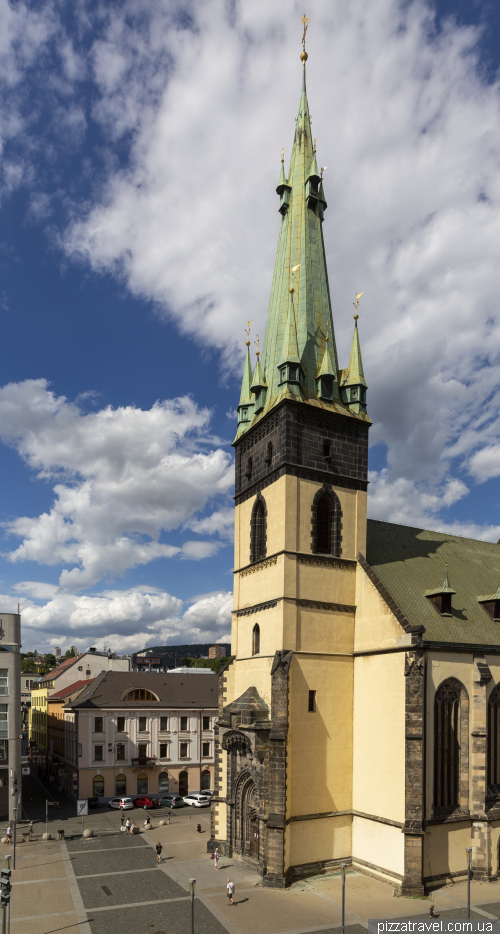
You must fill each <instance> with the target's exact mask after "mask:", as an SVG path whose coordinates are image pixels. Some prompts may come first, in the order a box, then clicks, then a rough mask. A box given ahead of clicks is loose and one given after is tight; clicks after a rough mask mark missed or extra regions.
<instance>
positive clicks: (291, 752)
mask: <svg viewBox="0 0 500 934" xmlns="http://www.w3.org/2000/svg"><path fill="white" fill-rule="evenodd" d="M289 677H290V689H289V724H290V727H289V743H288V749H287V817H291V816H296V815H302V814H311V813H314V814H318V813H324V812H326V811H343V810H347V809H349V808H350V807H351V773H352V659H351V658H342V657H340V658H339V657H334V658H320V657H317V656H316V657H314V656H313V657H308V656H305V657H304V656H294V657H293V659H292V665H291V668H290V676H289ZM310 690H312V691H316V711H315V712H314V713H309V711H308V697H309V691H310ZM302 862H304V860H302Z"/></svg>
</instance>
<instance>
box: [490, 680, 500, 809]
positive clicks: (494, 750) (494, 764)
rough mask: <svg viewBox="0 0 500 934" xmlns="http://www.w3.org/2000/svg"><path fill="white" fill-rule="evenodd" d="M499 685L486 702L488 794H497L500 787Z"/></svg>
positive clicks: (499, 791)
mask: <svg viewBox="0 0 500 934" xmlns="http://www.w3.org/2000/svg"><path fill="white" fill-rule="evenodd" d="M492 785H493V786H500V684H497V686H496V688H493V691H492V692H491V694H490V699H489V701H488V792H489V793H490V794H499V793H500V787H493V788H492V787H491V786H492Z"/></svg>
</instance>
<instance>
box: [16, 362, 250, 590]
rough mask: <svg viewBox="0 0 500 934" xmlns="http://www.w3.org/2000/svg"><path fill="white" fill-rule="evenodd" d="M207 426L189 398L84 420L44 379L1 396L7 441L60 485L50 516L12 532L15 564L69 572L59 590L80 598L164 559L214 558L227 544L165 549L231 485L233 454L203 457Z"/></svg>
mask: <svg viewBox="0 0 500 934" xmlns="http://www.w3.org/2000/svg"><path fill="white" fill-rule="evenodd" d="M208 424H209V412H208V411H207V410H206V409H200V408H198V407H197V406H196V404H195V403H194V402H193V401H192V400H191V399H190V398H188V397H184V398H181V399H175V400H169V401H164V402H157V403H155V405H153V406H152V408H151V409H149V410H148V411H143V410H141V409H137V408H134V407H132V406H128V407H121V408H117V409H112V408H111V407H107V408H105V409H101V410H100V411H97V412H91V413H89V414H85V413H84V412H82V410H81V409H80V408H79V407H78V406H77V405H76V404H75V403H71V402H68V401H67V400H66V399H65V398H64V397H61V396H59V397H56V396H55V395H54V393H52V392H51V391H50V390H49V389H48V385H47V382H46V381H45V380H42V379H40V380H26V381H25V382H23V383H10V384H8V385H7V386H4V387H3V388H0V438H1V439H2V440H3V441H4V442H6V443H8V444H11V445H12V446H13V447H15V448H16V450H17V451H18V452H19V454H20V455H21V456H22V457H23V458H24V459H25V461H26V462H27V464H28V465H29V466H30V467H31V468H32V469H34V470H36V471H37V475H38V476H39V477H41V478H47V479H52V480H53V479H54V478H58V479H59V481H60V482H58V483H56V484H55V485H54V493H55V501H54V504H53V506H52V508H51V509H50V511H49V512H46V513H43V514H42V515H39V516H34V517H27V516H24V517H18V518H16V519H12V520H11V521H10V522H8V523H6V527H7V530H8V532H10V533H11V534H12V535H15V536H19V537H20V538H21V539H22V541H21V544H20V545H19V546H18V547H17V548H16V549H14V550H13V551H11V552H9V554H8V557H9V559H10V560H11V561H37V562H38V563H40V564H49V565H57V564H66V565H70V566H71V565H72V567H70V568H69V569H64V570H63V571H62V573H61V577H60V583H61V585H62V586H63V587H65V588H67V589H69V590H72V591H77V590H81V589H83V588H87V587H90V586H92V585H93V584H95V583H96V582H97V581H98V580H101V579H102V578H103V577H105V576H109V575H120V574H123V573H124V572H125V571H126V570H127V569H129V568H132V567H134V566H137V565H142V564H148V563H149V562H150V561H152V560H155V559H157V558H168V557H173V556H175V555H181V556H182V557H185V558H193V559H196V560H199V559H201V558H204V557H208V556H210V555H211V554H214V553H215V552H216V551H217V549H218V548H219V547H220V542H209V541H206V542H204V541H187V542H185V543H183V544H181V545H172V544H168V543H165V542H162V541H160V540H159V539H160V536H161V534H162V533H164V532H171V531H172V530H174V529H177V528H179V527H180V526H182V525H184V524H186V523H187V522H188V521H189V520H190V519H191V518H192V517H193V515H194V514H195V513H197V512H198V511H200V510H203V509H204V508H205V507H206V505H207V503H209V502H210V501H211V500H212V499H214V497H215V498H216V497H217V496H221V495H222V496H223V497H224V495H225V494H226V493H227V491H228V489H230V487H231V485H232V479H233V478H232V468H231V459H230V456H229V454H227V453H226V452H224V451H222V450H220V449H217V448H214V449H212V450H210V449H209V450H208V451H206V452H204V451H199V450H198V447H199V442H200V441H204V442H206V441H210V436H209V435H208V433H207V429H208ZM205 446H206V445H204V447H205ZM63 481H64V482H63ZM206 531H207V532H208V533H209V534H211V533H212V532H217V531H218V524H217V522H216V521H214V523H213V528H209V527H207V529H206Z"/></svg>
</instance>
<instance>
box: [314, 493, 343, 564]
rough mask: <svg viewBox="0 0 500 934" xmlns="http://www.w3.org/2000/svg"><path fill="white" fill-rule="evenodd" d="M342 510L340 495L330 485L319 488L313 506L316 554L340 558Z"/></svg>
mask: <svg viewBox="0 0 500 934" xmlns="http://www.w3.org/2000/svg"><path fill="white" fill-rule="evenodd" d="M341 529H342V510H341V508H340V502H339V499H338V496H337V495H336V494H335V493H334V492H333V490H331V489H330V488H329V487H327V486H324V487H323V488H322V489H321V490H318V492H317V493H316V496H315V497H314V500H313V506H312V533H313V534H312V550H313V552H315V553H316V554H322V555H334V556H335V557H336V558H339V557H340V555H341V552H342V548H341V541H342V536H341Z"/></svg>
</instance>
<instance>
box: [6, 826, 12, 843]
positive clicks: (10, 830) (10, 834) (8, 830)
mask: <svg viewBox="0 0 500 934" xmlns="http://www.w3.org/2000/svg"><path fill="white" fill-rule="evenodd" d="M6 833H7V843H12V827H11V826H10V824H9V826H8V827H7V831H6Z"/></svg>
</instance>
